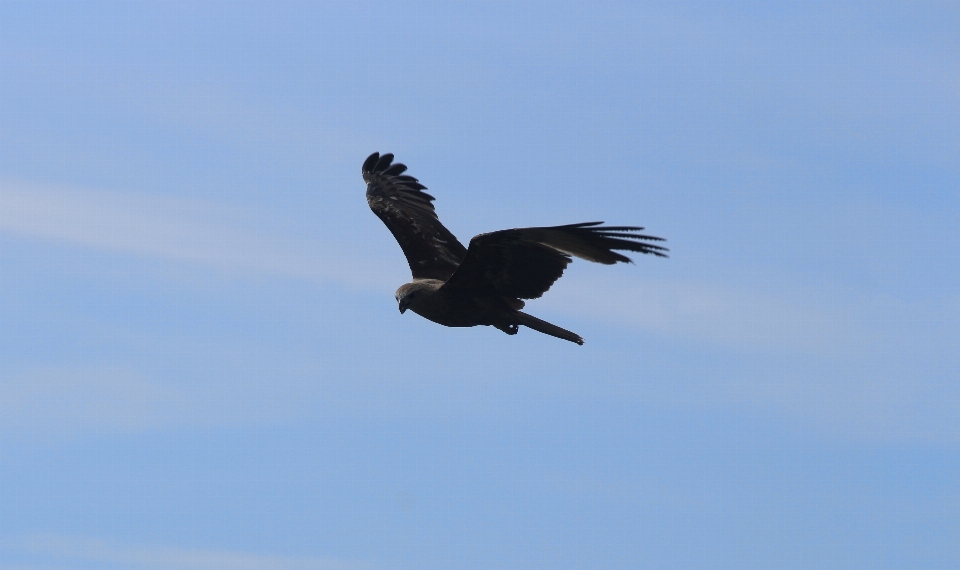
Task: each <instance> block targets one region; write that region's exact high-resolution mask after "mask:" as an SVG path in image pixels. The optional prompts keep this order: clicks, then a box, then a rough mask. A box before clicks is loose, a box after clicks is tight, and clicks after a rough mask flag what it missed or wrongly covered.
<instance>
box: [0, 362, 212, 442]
mask: <svg viewBox="0 0 960 570" xmlns="http://www.w3.org/2000/svg"><path fill="white" fill-rule="evenodd" d="M195 405H196V404H195V403H192V401H191V399H189V398H187V397H186V395H185V394H183V393H181V392H179V391H178V390H176V389H173V388H171V387H169V386H165V385H163V384H162V383H158V382H154V381H151V380H150V379H148V378H147V377H146V376H145V375H144V374H142V373H139V372H136V371H134V370H130V369H126V368H122V367H105V368H88V369H71V368H58V367H41V368H34V369H31V370H28V371H23V372H11V371H8V370H5V371H3V372H2V373H0V430H3V431H4V432H8V433H9V432H14V431H16V432H23V431H27V432H31V433H45V434H69V433H79V432H83V431H104V430H110V431H125V432H126V431H141V430H147V429H155V428H158V427H160V426H161V425H163V424H165V423H167V422H168V421H169V420H170V419H171V418H170V416H171V415H176V416H183V415H189V414H190V412H189V410H190V409H191V408H193V407H195ZM178 419H179V418H178Z"/></svg>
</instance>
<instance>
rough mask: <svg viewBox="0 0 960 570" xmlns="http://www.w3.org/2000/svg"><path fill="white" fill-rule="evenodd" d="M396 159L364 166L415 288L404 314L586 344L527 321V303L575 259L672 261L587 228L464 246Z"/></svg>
mask: <svg viewBox="0 0 960 570" xmlns="http://www.w3.org/2000/svg"><path fill="white" fill-rule="evenodd" d="M406 170H407V167H406V166H404V165H403V164H400V163H396V164H393V155H392V154H384V155H382V156H381V155H380V153H376V152H375V153H373V154H371V155H370V156H369V157H368V158H367V160H365V161H364V163H363V169H362V172H363V180H364V182H366V183H367V204H369V205H370V209H371V210H373V213H374V214H376V215H377V216H378V217H379V218H380V219H381V220H383V223H384V224H386V226H387V228H388V229H389V230H390V232H391V233H392V234H393V237H394V238H396V240H397V242H398V243H399V244H400V247H401V248H402V249H403V253H404V255H406V257H407V263H409V264H410V271H411V272H412V273H413V281H411V282H410V283H407V284H406V285H402V286H401V287H400V288H399V289H397V293H396V298H397V303H399V305H400V312H401V313H403V312H405V311H406V310H407V309H410V310H411V311H413V312H414V313H417V314H418V315H420V316H421V317H424V318H426V319H429V320H431V321H433V322H435V323H439V324H441V325H445V326H448V327H474V326H477V325H489V326H494V327H496V328H498V329H500V330H502V331H503V332H505V333H507V334H509V335H514V334H517V331H518V329H519V327H520V325H523V326H526V327H530V328H532V329H533V330H535V331H539V332H542V333H544V334H548V335H551V336H555V337H557V338H562V339H564V340H569V341H570V342H575V343H577V344H580V345H582V344H583V339H582V338H580V335H578V334H576V333H573V332H570V331H568V330H566V329H563V328H560V327H558V326H557V325H554V324H551V323H548V322H546V321H543V320H540V319H538V318H536V317H534V316H533V315H528V314H527V313H524V312H523V311H521V310H520V309H522V308H523V306H524V302H523V300H522V299H537V298H539V297H540V296H541V295H543V294H544V293H545V292H546V291H547V290H548V289H549V288H550V286H551V285H553V283H554V282H555V281H556V280H557V279H559V278H560V276H561V275H563V270H564V269H566V267H567V264H569V263H570V262H571V261H573V257H579V258H581V259H586V260H588V261H594V262H597V263H603V264H606V265H613V264H614V263H618V262H626V263H630V262H631V261H630V258H628V257H626V256H624V255H621V254H619V253H616V250H621V251H636V252H639V253H646V254H650V255H656V256H658V257H667V254H666V252H667V248H665V247H662V246H659V245H656V244H654V243H649V242H662V241H664V240H663V238H658V237H654V236H648V235H642V234H638V233H635V232H638V231H641V230H643V228H640V227H632V226H604V225H602V224H603V222H586V223H580V224H570V225H566V226H552V227H543V228H516V229H512V230H500V231H497V232H490V233H484V234H480V235H477V236H474V238H473V239H471V240H470V245H469V247H463V244H461V243H460V242H459V241H457V238H456V237H454V235H453V234H452V233H450V230H448V229H447V228H445V227H444V226H443V224H441V223H440V220H439V218H437V213H436V211H434V209H433V204H432V202H433V199H434V198H433V196H431V195H429V194H427V193H426V192H424V190H426V188H427V187H426V186H424V185H423V184H420V182H419V181H418V180H417V179H416V178H414V177H413V176H409V175H406V174H404V172H406Z"/></svg>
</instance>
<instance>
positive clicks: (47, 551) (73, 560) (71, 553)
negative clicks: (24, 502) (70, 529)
mask: <svg viewBox="0 0 960 570" xmlns="http://www.w3.org/2000/svg"><path fill="white" fill-rule="evenodd" d="M3 547H4V548H3V550H4V551H5V552H6V553H7V556H8V557H9V553H11V552H16V553H17V554H18V555H19V556H20V557H21V558H26V559H33V560H37V562H35V563H34V562H30V563H27V564H20V565H16V566H14V565H9V564H6V565H3V566H0V569H3V570H6V569H11V570H12V569H13V568H17V569H22V570H39V569H41V568H63V569H66V568H89V567H90V565H91V564H95V565H96V567H97V568H103V569H105V570H106V569H111V568H124V569H128V570H151V569H163V570H167V569H170V568H178V569H182V570H363V569H373V568H379V567H382V566H374V565H371V564H369V563H364V562H358V561H348V560H332V559H322V558H296V557H286V556H269V555H261V554H252V553H245V552H232V551H220V550H186V549H177V548H169V547H153V548H150V547H138V546H129V545H118V544H115V543H111V542H107V541H102V540H93V539H88V538H67V537H58V536H32V537H26V538H20V539H17V540H6V541H4V543H3ZM38 559H39V560H38Z"/></svg>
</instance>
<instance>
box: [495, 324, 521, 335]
mask: <svg viewBox="0 0 960 570" xmlns="http://www.w3.org/2000/svg"><path fill="white" fill-rule="evenodd" d="M493 326H495V327H497V328H498V329H500V330H502V331H503V332H505V333H507V334H511V335H513V334H517V331H518V330H520V327H519V326H517V325H515V324H509V325H493Z"/></svg>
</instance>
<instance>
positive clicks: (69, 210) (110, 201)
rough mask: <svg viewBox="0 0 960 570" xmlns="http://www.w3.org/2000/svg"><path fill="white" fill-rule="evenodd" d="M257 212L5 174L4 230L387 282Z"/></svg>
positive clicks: (362, 263) (248, 268) (321, 278)
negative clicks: (256, 225)
mask: <svg viewBox="0 0 960 570" xmlns="http://www.w3.org/2000/svg"><path fill="white" fill-rule="evenodd" d="M253 217H254V214H251V213H250V212H247V211H244V210H242V209H240V208H236V207H231V206H227V205H224V204H216V203H211V202H205V201H201V200H188V199H183V198H173V197H165V196H148V195H143V194H134V193H123V194H122V193H117V192H104V191H93V190H87V189H77V188H68V187H60V186H52V185H42V184H35V183H30V182H22V181H12V180H0V232H6V233H10V234H15V235H21V236H27V237H30V238H35V239H42V240H49V241H59V242H66V243H71V244H76V245H80V246H84V247H89V248H94V249H99V250H104V251H110V252H116V253H125V254H133V255H139V256H148V257H158V258H162V259H167V260H171V261H177V262H186V263H194V264H201V265H205V266H209V267H214V268H218V269H224V270H231V271H240V272H253V273H261V274H270V275H278V276H283V277H292V278H297V279H304V280H308V281H314V282H318V283H319V282H331V281H333V282H338V283H340V284H344V285H347V286H350V287H356V288H361V289H373V290H378V291H379V290H383V289H385V288H386V289H387V290H389V291H392V287H385V286H384V285H383V284H384V283H385V279H384V276H383V274H382V272H381V271H380V270H379V269H378V264H376V263H370V262H369V260H366V259H363V260H357V259H356V258H355V257H353V256H350V255H348V254H345V253H343V252H340V251H337V250H336V249H334V248H326V249H324V248H321V247H317V246H316V245H313V244H310V243H306V242H303V241H301V240H296V239H292V238H284V237H279V236H277V235H267V234H264V233H262V232H257V231H255V230H252V229H250V228H249V225H250V224H249V223H247V222H249V221H250V220H251V219H252V218H253Z"/></svg>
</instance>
